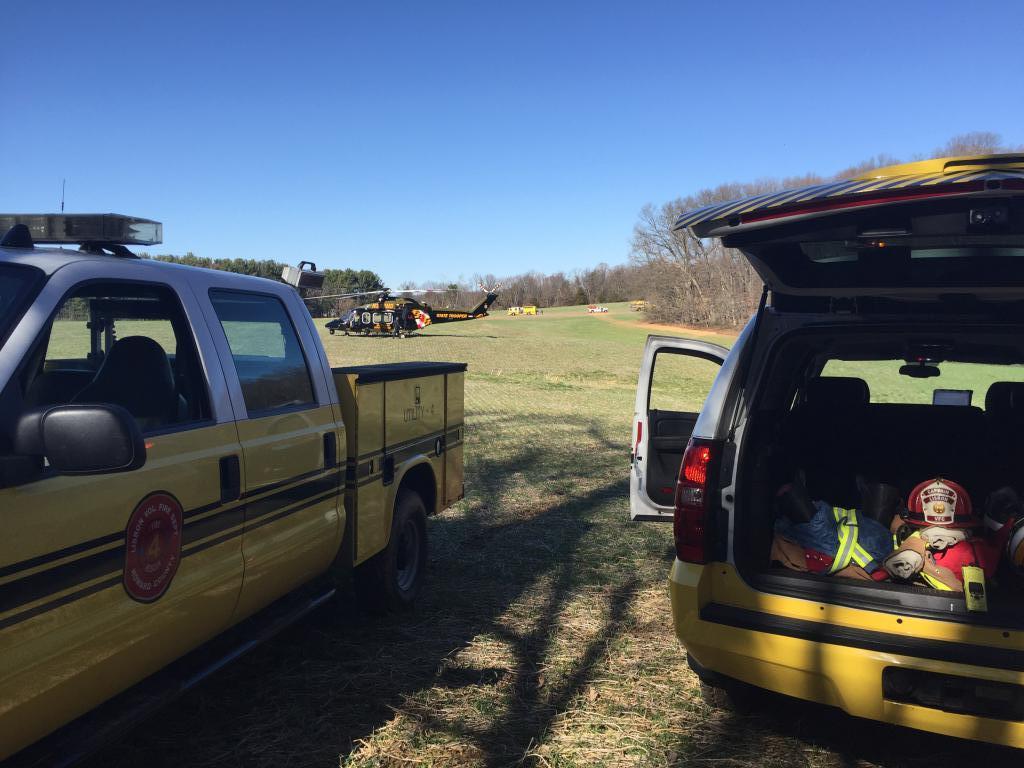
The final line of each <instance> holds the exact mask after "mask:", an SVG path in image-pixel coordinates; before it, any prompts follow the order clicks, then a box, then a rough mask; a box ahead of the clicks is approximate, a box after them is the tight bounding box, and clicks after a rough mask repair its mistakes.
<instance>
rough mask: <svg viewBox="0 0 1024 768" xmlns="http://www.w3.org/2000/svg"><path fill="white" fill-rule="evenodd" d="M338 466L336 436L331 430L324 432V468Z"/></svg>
mask: <svg viewBox="0 0 1024 768" xmlns="http://www.w3.org/2000/svg"><path fill="white" fill-rule="evenodd" d="M336 466H338V436H337V435H335V434H334V433H333V432H326V433H325V434H324V469H334V468H335V467H336Z"/></svg>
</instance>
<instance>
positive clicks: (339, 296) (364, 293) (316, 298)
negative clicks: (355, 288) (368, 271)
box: [303, 290, 391, 301]
mask: <svg viewBox="0 0 1024 768" xmlns="http://www.w3.org/2000/svg"><path fill="white" fill-rule="evenodd" d="M389 293H391V292H390V291H386V290H385V291H360V292H359V293H330V294H327V295H325V296H307V297H305V298H304V299H303V301H319V300H320V299H354V298H356V297H358V296H381V295H385V294H389Z"/></svg>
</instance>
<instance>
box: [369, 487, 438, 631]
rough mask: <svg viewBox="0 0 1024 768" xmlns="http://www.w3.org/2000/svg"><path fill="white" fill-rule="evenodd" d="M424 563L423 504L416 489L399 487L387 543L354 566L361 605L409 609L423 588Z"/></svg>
mask: <svg viewBox="0 0 1024 768" xmlns="http://www.w3.org/2000/svg"><path fill="white" fill-rule="evenodd" d="M426 566H427V508H426V505H424V503H423V499H421V498H420V496H419V494H418V493H416V492H415V491H410V490H402V491H399V494H398V498H397V499H396V500H395V511H394V515H393V516H392V520H391V537H390V538H389V539H388V544H387V546H386V547H385V548H384V550H383V551H381V552H378V553H377V554H376V555H374V556H373V557H371V558H370V559H369V560H367V561H366V562H365V563H363V564H362V565H360V566H359V567H358V568H356V572H355V585H356V593H357V595H358V597H359V603H360V605H361V606H362V607H363V608H365V609H366V610H368V611H370V612H372V613H383V612H385V611H407V610H409V609H411V608H412V607H413V605H414V603H415V602H416V598H417V597H419V594H420V592H421V591H422V590H423V578H424V574H425V572H426Z"/></svg>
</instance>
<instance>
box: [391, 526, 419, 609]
mask: <svg viewBox="0 0 1024 768" xmlns="http://www.w3.org/2000/svg"><path fill="white" fill-rule="evenodd" d="M397 554H398V557H397V562H396V564H395V565H396V568H397V572H398V588H399V589H400V590H402V591H403V592H408V591H409V590H411V589H412V588H413V586H414V585H415V584H416V579H417V578H418V577H419V572H420V529H419V527H418V526H417V525H416V523H415V522H414V521H413V520H406V521H405V525H403V526H402V530H401V531H400V532H399V534H398V553H397Z"/></svg>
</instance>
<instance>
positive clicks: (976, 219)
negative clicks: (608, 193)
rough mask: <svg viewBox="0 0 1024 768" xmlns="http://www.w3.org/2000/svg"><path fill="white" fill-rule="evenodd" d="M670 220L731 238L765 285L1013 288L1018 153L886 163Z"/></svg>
mask: <svg viewBox="0 0 1024 768" xmlns="http://www.w3.org/2000/svg"><path fill="white" fill-rule="evenodd" d="M676 228H677V229H682V228H689V229H690V230H691V231H692V232H693V234H694V235H696V236H698V237H720V238H722V240H723V244H724V245H726V246H728V247H733V248H738V249H740V250H741V251H743V253H744V254H745V255H746V256H747V258H748V259H749V260H750V262H751V264H752V265H753V267H754V269H755V270H757V272H758V274H759V275H760V276H761V277H762V278H763V279H764V281H765V283H766V284H767V285H768V286H769V288H771V290H772V291H773V292H774V293H776V294H786V295H792V296H833V297H840V296H858V295H888V296H892V295H897V296H898V295H907V296H919V297H920V296H922V295H925V296H928V295H931V296H936V295H941V294H949V293H971V294H974V295H979V296H991V295H999V294H1005V293H1006V292H1007V291H1014V289H1020V288H1024V155H993V156H987V157H965V158H950V159H944V160H928V161H924V162H920V163H911V164H907V165H901V166H893V167H891V168H886V169H881V170H878V171H875V172H873V173H872V174H871V175H870V176H866V177H862V178H857V179H850V180H844V181H837V182H833V183H829V184H822V185H818V186H813V187H807V188H804V189H799V190H787V191H785V192H777V193H773V194H766V195H759V196H757V197H752V198H747V199H745V200H740V201H734V202H731V203H723V204H719V205H714V206H709V207H707V208H702V209H700V210H697V211H693V212H691V213H686V214H683V215H682V216H680V217H679V219H678V221H677V223H676ZM1017 292H1018V293H1019V292H1020V291H1019V290H1017Z"/></svg>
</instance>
